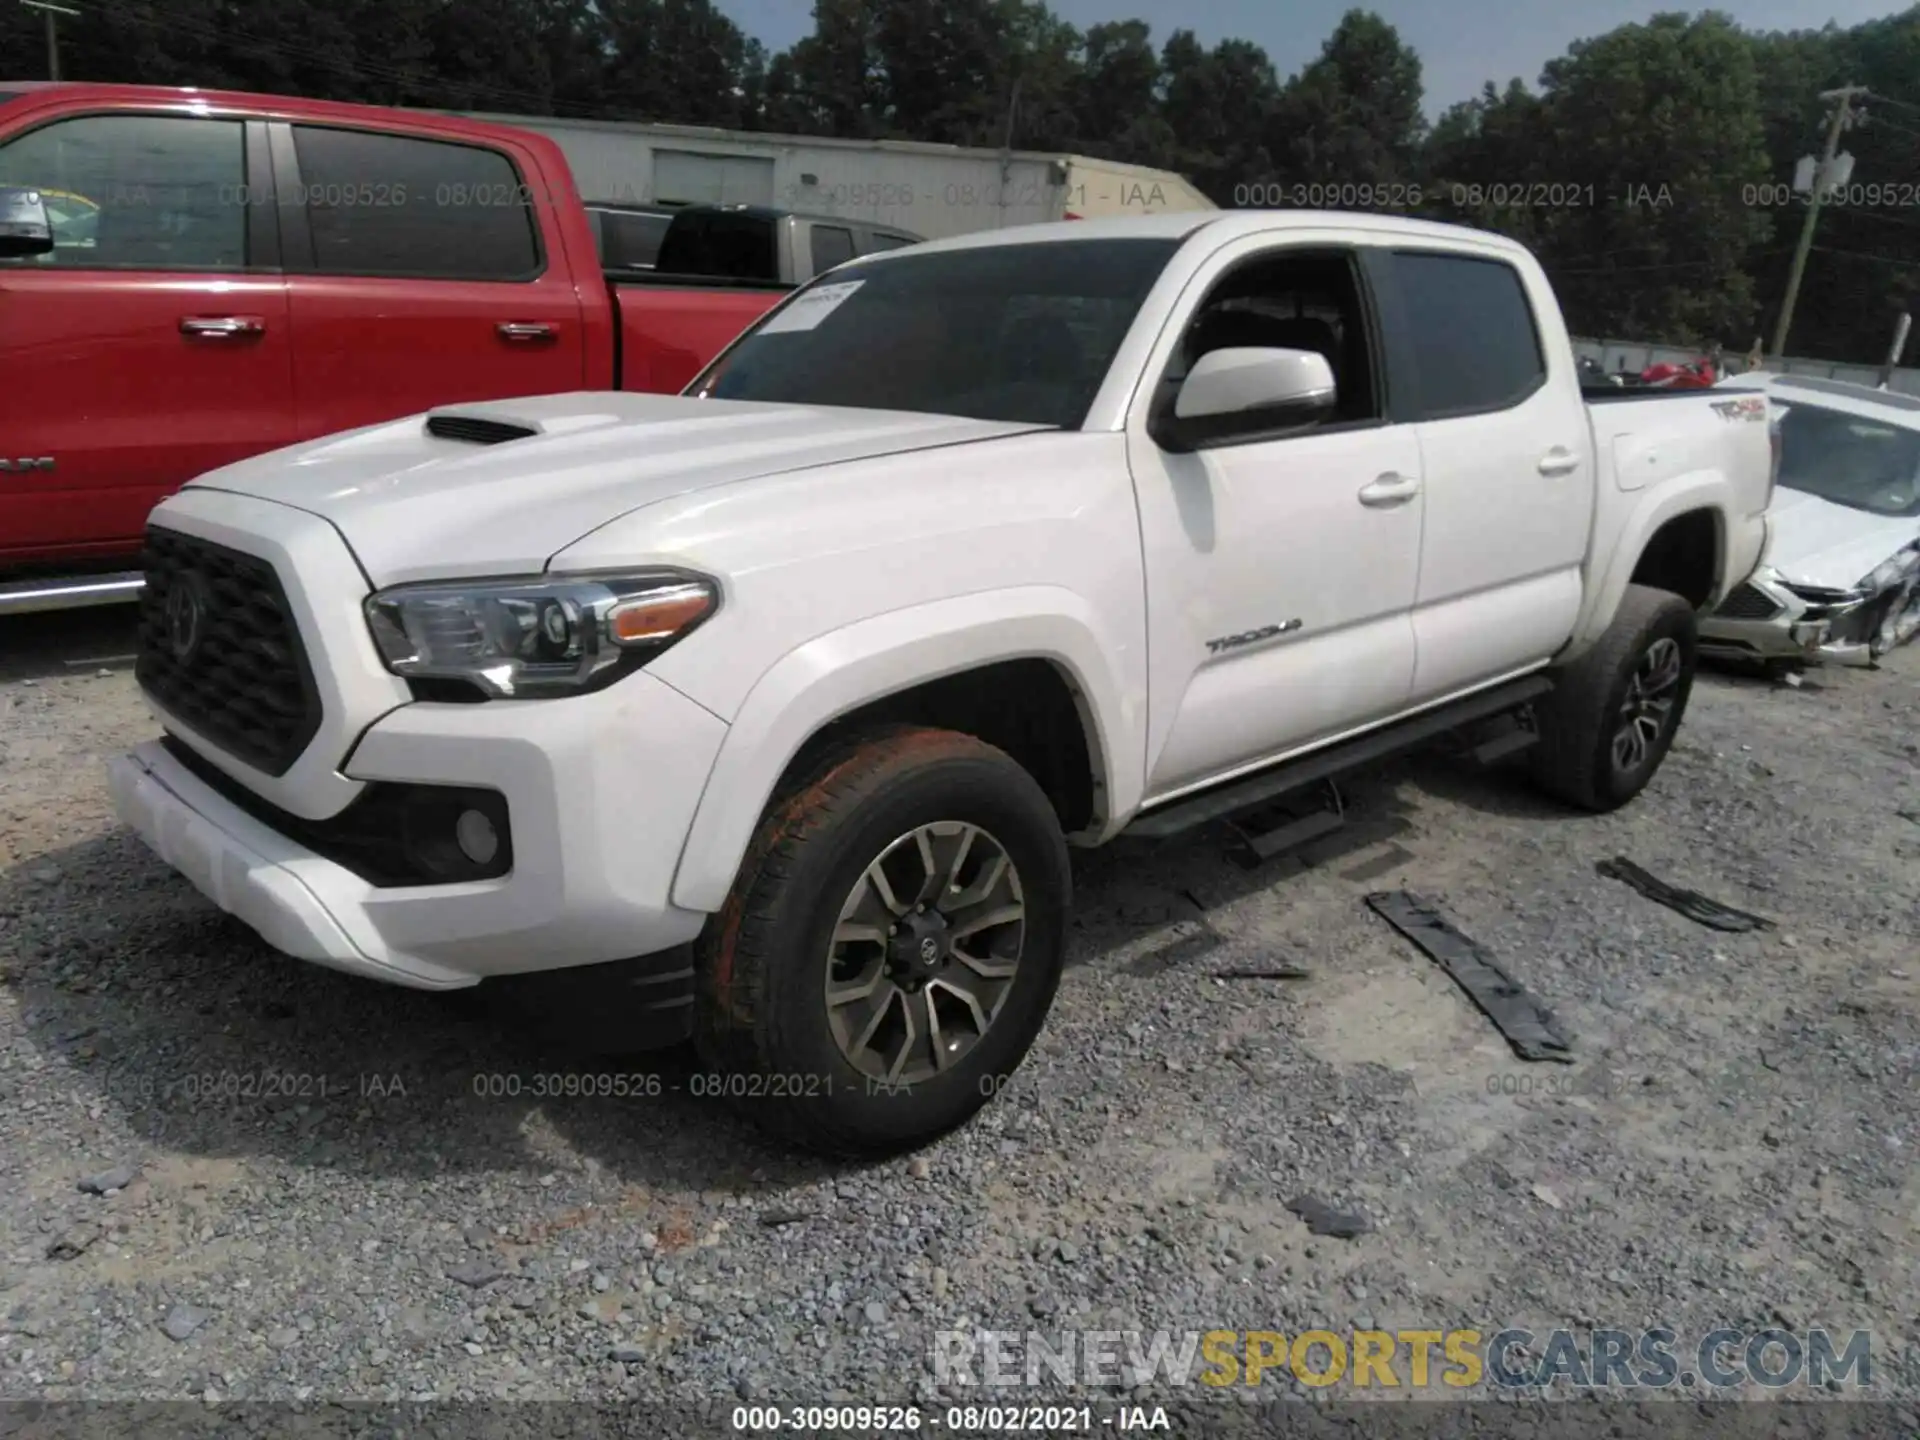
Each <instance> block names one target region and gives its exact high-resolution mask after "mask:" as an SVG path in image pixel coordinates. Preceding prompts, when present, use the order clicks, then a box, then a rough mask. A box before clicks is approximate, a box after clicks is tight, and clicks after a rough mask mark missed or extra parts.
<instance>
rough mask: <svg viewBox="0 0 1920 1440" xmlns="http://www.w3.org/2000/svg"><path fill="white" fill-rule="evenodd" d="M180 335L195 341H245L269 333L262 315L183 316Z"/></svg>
mask: <svg viewBox="0 0 1920 1440" xmlns="http://www.w3.org/2000/svg"><path fill="white" fill-rule="evenodd" d="M180 333H181V334H182V335H185V336H188V337H189V338H191V339H195V340H245V339H248V338H250V337H252V336H255V335H264V334H266V333H267V321H266V317H265V316H261V315H183V316H181V317H180Z"/></svg>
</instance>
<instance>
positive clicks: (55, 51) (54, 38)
mask: <svg viewBox="0 0 1920 1440" xmlns="http://www.w3.org/2000/svg"><path fill="white" fill-rule="evenodd" d="M20 3H21V4H22V5H24V6H26V7H27V9H29V10H38V11H39V12H40V13H41V14H42V15H44V16H46V17H47V78H48V79H49V80H58V79H59V78H60V28H59V21H57V20H55V19H54V16H56V15H73V16H78V15H79V14H80V12H79V11H78V10H70V9H68V8H67V7H66V6H65V5H55V4H53V3H51V0H20Z"/></svg>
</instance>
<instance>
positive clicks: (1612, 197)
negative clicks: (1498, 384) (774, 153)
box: [0, 0, 1920, 362]
mask: <svg viewBox="0 0 1920 1440" xmlns="http://www.w3.org/2000/svg"><path fill="white" fill-rule="evenodd" d="M66 3H67V4H68V5H69V6H70V7H71V8H74V9H77V10H79V11H80V14H79V15H77V16H71V17H62V18H61V20H60V25H61V39H60V46H61V57H60V58H61V68H62V72H63V74H64V76H65V77H66V78H69V79H89V80H113V81H128V82H138V83H148V84H163V85H199V86H204V87H210V88H225V89H245V90H264V91H272V92H282V93H292V94H300V95H308V96H314V97H320V98H326V99H337V100H355V101H363V102H370V103H374V104H385V105H409V106H424V107H430V108H438V109H465V110H490V111H502V112H510V113H518V114H529V115H535V114H538V115H558V116H573V117H583V118H584V117H591V118H600V119H633V120H650V121H664V122H673V123H681V124H695V125H715V126H722V127H727V128H738V129H751V130H763V131H772V132H784V133H797V134H812V135H829V136H840V137H849V138H907V139H918V140H932V141H942V142H947V143H952V144H959V145H974V146H996V147H997V146H1001V145H1003V144H1008V143H1011V144H1012V146H1013V147H1014V148H1016V149H1024V150H1062V151H1072V152H1078V153H1082V154H1089V155H1095V156H1099V157H1103V158H1108V159H1115V160H1125V161H1129V162H1133V163H1136V164H1142V165H1150V166H1155V167H1158V168H1163V169H1170V170H1174V171H1178V172H1179V173H1181V174H1183V175H1186V176H1187V177H1188V178H1189V179H1191V180H1192V181H1194V182H1195V183H1196V184H1197V185H1198V186H1200V188H1201V189H1203V190H1205V191H1206V192H1207V194H1208V195H1210V196H1211V197H1212V198H1213V199H1214V200H1215V201H1216V202H1217V203H1219V204H1221V205H1223V206H1233V205H1242V204H1249V203H1253V204H1280V205H1313V206H1320V205H1324V206H1329V207H1333V208H1346V209H1355V208H1358V209H1373V208H1378V209H1385V210H1392V211H1395V212H1399V213H1407V214H1418V215H1425V216H1429V217H1431V218H1436V219H1445V220H1454V221H1459V222H1464V223H1469V224H1475V225H1481V226H1485V227H1487V228H1491V229H1495V230H1500V231H1503V232H1505V233H1508V234H1511V235H1514V236H1515V237H1517V238H1519V239H1521V240H1524V241H1525V242H1527V243H1528V244H1530V245H1531V246H1533V247H1534V248H1535V250H1536V251H1537V252H1538V253H1539V255H1540V256H1541V258H1542V260H1543V261H1544V263H1545V264H1546V265H1547V268H1548V269H1549V271H1550V272H1551V273H1552V275H1553V277H1554V281H1555V284H1556V286H1557V288H1558V289H1559V291H1560V294H1561V298H1562V302H1563V304H1564V306H1565V308H1566V310H1567V312H1568V315H1569V317H1570V320H1571V321H1572V323H1573V324H1574V326H1575V328H1576V330H1577V331H1579V332H1580V333H1585V334H1589V335H1602V334H1604V335H1609V336H1620V337H1623V338H1636V339H1639V338H1644V339H1658V340H1663V341H1666V342H1669V343H1673V344H1697V345H1706V344H1710V343H1714V342H1719V343H1722V344H1724V345H1725V346H1727V348H1728V349H1730V350H1735V351H1744V350H1745V349H1746V348H1747V347H1748V345H1749V344H1750V343H1751V342H1752V340H1753V339H1754V337H1756V336H1759V335H1761V334H1763V333H1764V334H1766V335H1768V336H1769V338H1770V336H1771V328H1772V324H1773V321H1774V318H1775V316H1776V314H1777V311H1778V307H1779V303H1780V299H1781V297H1782V295H1783V293H1784V289H1785V284H1786V277H1787V271H1788V267H1789V264H1790V260H1791V252H1792V249H1793V247H1794V244H1795V241H1796V240H1797V238H1798V234H1799V230H1800V226H1801V223H1802V220H1803V218H1804V215H1805V200H1804V196H1801V195H1798V194H1796V193H1794V192H1793V191H1792V190H1791V188H1790V185H1789V183H1788V182H1789V181H1790V180H1791V178H1792V175H1793V169H1794V164H1795V162H1796V161H1797V160H1798V159H1799V157H1801V156H1802V155H1805V154H1809V153H1812V152H1815V151H1817V150H1818V149H1819V147H1820V143H1821V140H1822V135H1823V130H1824V125H1825V118H1826V114H1827V110H1828V107H1827V106H1826V104H1825V102H1822V101H1821V100H1820V98H1819V95H1820V92H1821V91H1823V90H1828V89H1832V88H1835V87H1838V86H1841V85H1845V84H1856V85H1864V86H1866V87H1868V88H1869V89H1870V90H1871V91H1872V92H1873V98H1872V99H1870V100H1869V101H1867V102H1866V104H1865V107H1864V108H1865V111H1866V120H1865V122H1864V124H1862V125H1861V126H1859V127H1858V128H1856V129H1853V130H1851V131H1849V133H1848V134H1847V135H1846V136H1845V139H1844V141H1843V146H1844V148H1845V149H1846V150H1848V151H1850V152H1851V153H1852V154H1853V155H1854V157H1855V162H1856V163H1855V167H1854V170H1853V173H1852V176H1851V178H1850V181H1849V183H1848V185H1847V187H1846V188H1845V189H1844V190H1843V191H1841V192H1839V193H1837V194H1836V195H1835V196H1834V199H1833V201H1832V203H1830V204H1829V205H1828V207H1827V208H1826V209H1825V210H1824V211H1823V214H1822V218H1821V221H1820V227H1819V232H1818V234H1817V236H1816V245H1815V249H1814V251H1813V253H1812V256H1811V259H1810V263H1809V264H1808V267H1807V272H1806V279H1805V281H1804V284H1803V286H1802V289H1801V294H1800V300H1799V303H1798V305H1797V308H1796V317H1795V324H1794V331H1793V336H1792V341H1791V344H1790V346H1789V349H1790V350H1791V351H1792V352H1793V353H1796V354H1804V355H1814V356H1821V357H1825V358H1832V359H1844V360H1852V361H1856V362H1858V361H1869V360H1874V359H1878V358H1879V356H1880V355H1881V353H1882V352H1883V351H1884V349H1885V347H1886V343H1887V341H1888V339H1889V338H1890V336H1891V332H1892V327H1893V324H1894V320H1895V317H1896V316H1897V315H1898V313H1899V312H1900V311H1901V310H1903V309H1904V308H1906V307H1907V305H1908V304H1909V303H1910V300H1911V298H1912V297H1913V295H1914V292H1915V289H1916V283H1917V282H1920V5H1916V6H1915V7H1914V8H1912V9H1910V10H1908V11H1906V12H1905V13H1903V14H1900V15H1896V16H1892V17H1889V18H1886V19H1882V20H1876V21H1871V22H1868V23H1865V24H1862V25H1858V26H1855V27H1852V28H1849V29H1843V28H1839V27H1836V26H1833V25H1829V26H1827V27H1826V28H1824V29H1821V30H1805V31H1795V32H1790V33H1779V32H1767V33H1759V32H1752V31H1747V30H1743V29H1741V28H1740V27H1739V26H1738V25H1736V24H1735V23H1734V22H1733V21H1732V20H1731V19H1730V18H1728V17H1727V16H1725V15H1721V14H1717V13H1712V12H1709V13H1706V14H1702V15H1697V16H1690V15H1684V14H1663V15H1657V16H1655V17H1653V18H1652V19H1651V20H1649V21H1648V22H1646V23H1644V24H1633V25H1623V26H1620V27H1618V28H1616V29H1613V30H1610V31H1607V32H1606V33H1604V34H1600V35H1596V36H1594V37H1592V38H1590V39H1587V40H1582V41H1579V42H1577V43H1576V44H1574V45H1573V46H1572V47H1571V48H1570V49H1569V50H1568V51H1567V53H1566V54H1565V55H1563V56H1560V57H1559V58H1557V59H1554V60H1552V61H1550V62H1549V63H1548V64H1547V65H1546V67H1545V68H1544V70H1543V71H1542V73H1541V74H1540V75H1539V76H1538V77H1537V78H1536V80H1535V81H1534V83H1532V84H1531V85H1529V84H1528V83H1526V82H1524V81H1523V80H1520V79H1515V80H1512V81H1511V82H1510V83H1508V84H1506V85H1505V86H1501V85H1499V84H1496V83H1494V82H1492V81H1489V82H1488V84H1487V86H1486V87H1485V89H1484V91H1483V92H1482V93H1481V95H1479V96H1478V97H1476V98H1475V99H1473V100H1470V101H1467V102H1465V103H1462V104H1459V105H1455V106H1453V107H1452V108H1450V109H1448V110H1447V111H1446V112H1445V113H1444V114H1442V115H1440V116H1439V117H1438V118H1437V119H1436V120H1435V121H1434V122H1433V123H1432V124H1429V123H1428V122H1427V121H1426V119H1425V116H1424V92H1423V88H1422V80H1421V67H1420V60H1419V57H1418V55H1416V54H1415V53H1414V52H1413V51H1412V50H1411V49H1410V48H1409V47H1408V46H1407V45H1406V44H1405V42H1404V41H1402V39H1401V38H1400V36H1399V34H1398V33H1397V32H1396V31H1395V30H1394V28H1393V27H1392V26H1391V25H1389V24H1387V23H1386V22H1385V21H1384V20H1382V19H1381V18H1380V17H1378V16H1377V15H1374V14H1372V13H1371V12H1368V11H1364V10H1355V11H1351V12H1349V13H1348V14H1347V15H1346V16H1345V17H1344V18H1343V19H1342V20H1341V21H1340V23H1339V25H1338V26H1337V27H1336V28H1335V30H1334V32H1333V34H1332V35H1331V36H1329V37H1328V38H1327V40H1326V42H1325V45H1324V46H1323V48H1322V50H1321V53H1320V55H1319V56H1318V57H1317V58H1316V59H1314V60H1313V61H1312V62H1311V63H1309V64H1307V65H1306V66H1305V67H1303V68H1302V69H1301V70H1300V71H1299V72H1298V73H1296V74H1293V75H1291V76H1286V77H1282V76H1281V75H1280V74H1279V72H1278V71H1277V70H1276V69H1275V67H1274V64H1273V62H1272V60H1271V59H1270V58H1269V57H1268V55H1267V54H1266V52H1265V51H1264V50H1262V49H1261V48H1260V47H1259V46H1257V45H1254V44H1252V43H1250V42H1248V41H1245V40H1235V39H1229V40H1222V41H1220V42H1219V43H1217V44H1215V45H1212V46H1210V47H1209V46H1205V45H1202V44H1201V43H1200V41H1199V40H1198V39H1197V38H1196V36H1195V35H1194V33H1193V32H1192V31H1190V30H1176V31H1174V32H1173V33H1172V34H1170V35H1168V36H1166V37H1165V38H1164V39H1157V38H1156V37H1155V36H1154V35H1153V33H1152V31H1151V29H1150V27H1149V26H1148V25H1146V24H1145V23H1143V22H1141V21H1138V20H1116V21H1111V22H1107V23H1103V24H1098V25H1093V26H1091V27H1089V28H1087V29H1085V30H1081V29H1078V28H1076V27H1075V26H1072V25H1069V24H1067V23H1066V22H1065V21H1063V20H1061V19H1060V18H1059V17H1058V16H1056V15H1055V14H1054V13H1053V12H1052V11H1051V10H1050V9H1049V8H1048V7H1047V5H1046V4H1045V3H1043V0H815V4H814V7H813V29H812V32H811V33H810V34H808V35H807V36H806V37H805V38H803V39H802V40H800V41H799V42H798V43H797V44H795V45H794V46H793V47H792V48H791V49H788V50H785V51H781V52H778V53H770V52H769V51H768V50H767V49H766V48H765V47H764V46H762V45H761V44H760V43H759V42H757V41H756V40H754V39H752V38H751V37H749V36H747V35H745V34H743V33H742V32H741V30H740V28H739V27H738V26H737V25H735V24H734V23H733V22H732V21H731V20H730V19H728V18H727V16H726V15H725V14H723V13H722V12H721V11H720V10H719V9H717V8H716V7H715V5H714V4H713V3H712V0H157V3H156V0H66ZM45 64H46V58H45V49H44V41H43V34H42V30H41V16H40V13H39V12H36V11H32V10H28V9H26V8H24V7H20V6H12V5H8V6H4V7H0V75H4V76H13V77H36V76H40V75H43V74H44V73H45Z"/></svg>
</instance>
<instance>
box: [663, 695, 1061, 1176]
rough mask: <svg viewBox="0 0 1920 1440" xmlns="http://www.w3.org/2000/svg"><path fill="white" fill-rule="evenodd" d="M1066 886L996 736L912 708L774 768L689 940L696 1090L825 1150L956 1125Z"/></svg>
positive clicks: (1005, 1065) (1023, 1010)
mask: <svg viewBox="0 0 1920 1440" xmlns="http://www.w3.org/2000/svg"><path fill="white" fill-rule="evenodd" d="M929 856H931V857H933V858H931V859H928V858H927V857H929ZM1002 859H1004V865H1002V864H1001V863H1000V862H1001V860H1002ZM876 871H878V877H879V878H878V879H875V878H874V877H875V873H876ZM919 876H924V879H923V880H918V879H916V878H915V877H919ZM916 885H919V886H920V887H921V888H920V889H918V890H917V891H916V893H915V895H914V897H913V898H909V897H908V895H907V893H906V892H907V891H908V890H909V889H910V888H913V887H914V886H916ZM1071 890H1072V879H1071V874H1070V872H1069V869H1068V862H1067V850H1066V843H1065V840H1064V839H1063V837H1062V835H1061V832H1060V825H1059V821H1058V819H1057V817H1056V816H1055V814H1054V810H1053V807H1052V805H1051V804H1050V803H1049V802H1048V800H1047V797H1046V795H1045V793H1044V792H1043V791H1042V790H1041V789H1040V787H1039V785H1038V784H1037V783H1036V782H1035V781H1034V779H1033V777H1032V776H1031V775H1029V774H1028V773H1027V772H1026V771H1025V770H1024V769H1022V768H1021V767H1020V766H1019V765H1018V764H1017V763H1015V762H1014V761H1013V760H1012V759H1011V758H1010V757H1008V756H1007V755H1006V754H1005V753H1004V752H1002V751H1000V750H997V749H995V748H993V747H992V746H990V745H987V744H984V743H983V742H981V741H979V740H976V739H974V738H973V737H972V736H970V735H963V734H959V733H957V732H954V731H948V730H934V729H923V728H918V727H907V726H901V727H890V728H888V729H885V730H880V731H872V732H868V733H865V734H861V735H856V736H853V737H851V738H850V739H849V740H846V741H843V742H841V743H839V744H837V745H835V746H833V747H832V748H830V749H829V750H827V751H825V752H823V753H822V754H820V755H819V756H818V757H816V758H814V759H813V760H811V761H808V762H806V763H804V764H802V765H801V766H799V767H797V769H796V770H795V772H794V773H792V774H791V775H790V776H789V778H788V780H787V781H786V782H785V783H783V785H782V787H781V790H780V792H779V793H778V794H776V796H775V798H774V800H773V803H772V804H771V805H769V807H768V809H767V812H766V814H765V816H764V817H763V819H762V821H761V825H760V829H759V831H758V833H757V834H756V835H755V837H754V840H753V842H752V844H751V845H750V846H749V848H748V852H747V855H746V858H745V860H744V861H743V862H742V864H741V867H740V873H739V876H738V877H737V878H736V880H735V882H734V887H733V891H732V893H731V894H730V895H729V896H728V899H727V903H726V905H725V907H724V908H723V909H722V910H721V912H720V914H719V915H718V916H716V917H715V920H714V923H713V924H711V925H710V926H709V927H708V935H707V936H706V937H705V938H703V940H702V942H701V945H700V947H699V950H698V955H697V970H698V996H697V999H696V1002H695V1003H696V1007H697V1008H696V1018H695V1026H694V1041H695V1045H696V1046H697V1047H698V1049H699V1052H700V1055H701V1058H702V1060H703V1061H704V1062H705V1064H706V1065H708V1066H709V1067H711V1070H712V1072H713V1074H712V1075H711V1076H710V1077H706V1081H707V1083H706V1088H709V1089H711V1090H713V1091H714V1092H716V1093H718V1094H721V1095H724V1096H727V1097H729V1098H731V1099H734V1100H736V1101H737V1102H739V1108H740V1109H741V1110H742V1111H743V1112H745V1113H747V1114H749V1115H751V1116H752V1118H753V1119H754V1120H756V1121H757V1122H759V1123H760V1124H761V1125H763V1126H764V1127H766V1128H767V1129H768V1130H769V1131H770V1132H771V1133H773V1134H774V1135H776V1136H779V1137H780V1138H782V1139H785V1140H788V1141H790V1142H795V1143H798V1144H799V1145H801V1146H804V1147H805V1148H807V1149H810V1150H815V1151H820V1152H824V1153H827V1154H833V1155H843V1156H861V1157H873V1156H881V1155H888V1154H895V1153H899V1152H901V1151H905V1150H910V1149H914V1148H917V1147H919V1146H921V1145H924V1144H926V1143H927V1142H929V1141H931V1140H934V1139H936V1138H937V1137H939V1136H941V1135H943V1134H945V1133H947V1132H948V1131H950V1130H953V1129H955V1128H957V1127H958V1126H960V1125H962V1124H964V1123H965V1122H966V1121H967V1120H969V1119H970V1118H972V1116H973V1115H974V1113H975V1112H976V1111H977V1110H979V1109H980V1107H981V1106H982V1105H983V1104H985V1103H986V1101H987V1100H988V1099H990V1098H992V1096H993V1095H994V1094H995V1093H997V1091H998V1090H999V1088H1000V1086H1001V1085H1002V1084H1003V1083H1004V1081H1005V1080H1006V1078H1007V1077H1008V1076H1009V1075H1011V1073H1012V1072H1013V1070H1014V1069H1015V1068H1016V1067H1017V1066H1018V1065H1019V1064H1020V1062H1021V1060H1022V1059H1023V1058H1024V1057H1025V1055H1026V1053H1027V1051H1028V1049H1029V1048H1030V1047H1031V1046H1032V1044H1033V1041H1034V1039H1035V1037H1036V1036H1037V1035H1038V1034H1039V1032H1040V1028H1041V1025H1042V1024H1043V1023H1044V1021H1045V1020H1046V1016H1047V1011H1048V1009H1049V1007H1050V1006H1051V1005H1052V1002H1053V996H1054V991H1055V990H1056V988H1057V987H1058V985H1059V980H1060V971H1061V965H1062V961H1063V959H1064V956H1065V950H1066V930H1067V911H1068V906H1069V903H1070V897H1071ZM916 899H917V900H920V901H921V902H923V904H924V911H925V913H921V912H915V911H914V910H913V908H912V906H913V904H914V902H915V900H916ZM949 903H950V904H951V906H952V909H951V913H950V914H949V913H948V912H947V911H945V910H943V909H942V908H941V907H942V906H943V905H947V904H949ZM896 907H899V908H896ZM1016 911H1017V912H1018V917H1017V918H1005V917H1013V916H1014V914H1015V912H1016ZM994 917H1003V918H998V919H996V918H994ZM969 927H971V928H969ZM891 932H898V933H891ZM929 940H931V941H932V942H933V943H932V949H928V948H926V946H927V942H928V941H929ZM936 951H937V952H939V953H938V955H937V957H935V955H934V952H936ZM1002 971H1004V972H1005V973H1004V974H1003V975H1002V974H1000V973H999V972H1002ZM984 972H994V973H995V974H996V975H997V976H998V978H995V979H991V980H988V979H984V978H982V975H983V973H984ZM863 986H865V987H867V988H866V989H864V990H863V989H862V987H863ZM848 996H855V997H856V998H855V999H853V1000H852V1001H848V1000H847V999H846V997H848ZM982 1021H984V1024H983V1023H981V1022H982ZM916 1027H917V1029H916ZM863 1034H865V1035H868V1036H870V1037H871V1038H870V1039H868V1040H862V1038H861V1037H862V1035H863ZM916 1035H917V1036H918V1039H917V1040H916V1039H915V1038H914V1037H915V1036H916ZM896 1042H897V1044H896ZM896 1062H897V1064H898V1068H897V1069H893V1070H891V1071H889V1068H888V1067H889V1066H890V1065H892V1064H895V1063H896ZM929 1067H931V1069H930V1073H926V1074H919V1073H917V1072H919V1071H922V1070H929ZM876 1072H877V1073H876ZM889 1074H891V1075H892V1077H893V1078H891V1079H889V1078H888V1076H889Z"/></svg>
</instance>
